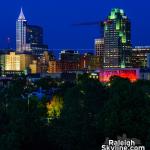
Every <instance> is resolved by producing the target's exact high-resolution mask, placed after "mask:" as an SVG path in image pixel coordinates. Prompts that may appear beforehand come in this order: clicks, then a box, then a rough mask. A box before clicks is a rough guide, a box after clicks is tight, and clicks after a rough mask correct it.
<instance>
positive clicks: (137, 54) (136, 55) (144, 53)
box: [132, 46, 150, 68]
mask: <svg viewBox="0 0 150 150" xmlns="http://www.w3.org/2000/svg"><path fill="white" fill-rule="evenodd" d="M149 54H150V46H136V47H134V48H133V49H132V66H133V67H134V68H146V67H150V65H149Z"/></svg>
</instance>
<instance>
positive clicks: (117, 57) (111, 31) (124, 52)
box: [103, 8, 132, 68]
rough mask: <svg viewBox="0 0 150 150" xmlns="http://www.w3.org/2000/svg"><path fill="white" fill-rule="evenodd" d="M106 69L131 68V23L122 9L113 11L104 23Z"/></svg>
mask: <svg viewBox="0 0 150 150" xmlns="http://www.w3.org/2000/svg"><path fill="white" fill-rule="evenodd" d="M103 26H104V68H125V67H130V66H131V60H130V59H131V50H132V49H131V23H130V21H129V19H128V17H127V16H126V15H125V13H124V11H123V10H122V9H118V8H114V9H112V10H111V13H110V15H109V16H108V18H107V20H106V21H104V24H103Z"/></svg>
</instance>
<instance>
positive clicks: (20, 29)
mask: <svg viewBox="0 0 150 150" xmlns="http://www.w3.org/2000/svg"><path fill="white" fill-rule="evenodd" d="M26 26H27V21H26V19H25V16H24V14H23V11H22V8H21V11H20V15H19V17H18V20H17V22H16V51H17V52H24V51H25V50H26Z"/></svg>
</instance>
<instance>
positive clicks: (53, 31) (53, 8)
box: [0, 0, 150, 49]
mask: <svg viewBox="0 0 150 150" xmlns="http://www.w3.org/2000/svg"><path fill="white" fill-rule="evenodd" d="M21 7H23V11H24V14H25V16H26V19H27V21H28V23H29V24H33V25H39V26H42V27H43V28H44V34H45V36H44V40H45V43H46V44H48V45H49V49H52V48H79V49H92V48H93V47H94V39H95V38H98V37H99V36H100V29H99V27H98V26H72V24H74V23H80V22H90V21H92V22H93V21H101V20H104V19H105V18H106V17H107V16H108V13H109V12H110V10H111V8H114V7H119V8H122V9H124V10H125V12H126V14H127V16H128V17H129V18H130V20H131V22H132V43H133V45H150V38H149V35H150V21H149V20H150V10H149V8H150V1H149V0H137V1H136V0H24V1H23V0H22V1H21V0H2V2H1V5H0V18H1V23H0V29H1V31H0V48H6V47H7V37H10V38H11V47H13V48H15V31H16V29H15V26H16V19H17V17H18V15H19V12H20V8H21Z"/></svg>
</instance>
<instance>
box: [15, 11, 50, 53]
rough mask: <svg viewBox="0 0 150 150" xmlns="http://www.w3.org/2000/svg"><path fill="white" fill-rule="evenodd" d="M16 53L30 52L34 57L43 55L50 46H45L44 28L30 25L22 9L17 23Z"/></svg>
mask: <svg viewBox="0 0 150 150" xmlns="http://www.w3.org/2000/svg"><path fill="white" fill-rule="evenodd" d="M16 51H17V52H19V53H23V52H25V51H28V52H32V53H33V54H34V55H42V54H43V52H44V51H48V45H45V44H43V28H42V27H39V26H36V25H28V24H27V21H26V19H25V16H24V14H23V11H22V9H21V11H20V15H19V17H18V19H17V22H16Z"/></svg>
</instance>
